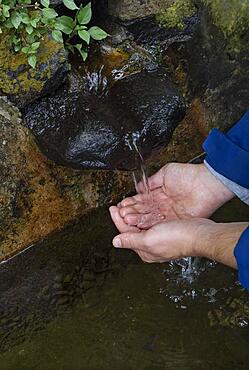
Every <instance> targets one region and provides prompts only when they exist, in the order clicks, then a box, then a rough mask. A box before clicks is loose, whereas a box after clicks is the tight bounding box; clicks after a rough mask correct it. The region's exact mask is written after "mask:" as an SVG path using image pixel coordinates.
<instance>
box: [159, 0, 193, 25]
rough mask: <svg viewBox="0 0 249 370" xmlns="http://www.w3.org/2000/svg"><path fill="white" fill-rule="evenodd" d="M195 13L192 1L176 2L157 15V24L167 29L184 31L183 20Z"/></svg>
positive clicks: (181, 0)
mask: <svg viewBox="0 0 249 370" xmlns="http://www.w3.org/2000/svg"><path fill="white" fill-rule="evenodd" d="M195 13H196V7H195V5H194V4H193V2H192V0H176V1H175V2H174V4H173V5H171V6H170V7H169V8H168V9H167V10H166V11H164V12H162V13H160V14H158V15H157V16H156V19H157V21H158V23H159V24H160V25H161V26H162V27H164V28H167V29H172V28H177V29H180V30H182V29H184V27H185V23H184V20H185V18H187V17H191V16H193V15H194V14H195Z"/></svg>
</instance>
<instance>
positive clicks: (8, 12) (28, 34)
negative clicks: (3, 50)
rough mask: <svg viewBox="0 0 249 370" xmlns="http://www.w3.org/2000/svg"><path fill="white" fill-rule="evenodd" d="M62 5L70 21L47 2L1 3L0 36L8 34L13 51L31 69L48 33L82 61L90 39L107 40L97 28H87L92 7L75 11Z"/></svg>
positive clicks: (69, 2) (70, 2)
mask: <svg viewBox="0 0 249 370" xmlns="http://www.w3.org/2000/svg"><path fill="white" fill-rule="evenodd" d="M63 4H64V6H65V7H66V8H67V9H69V10H70V11H73V12H74V16H73V17H70V16H68V15H62V16H60V15H59V14H58V13H57V11H56V10H55V9H54V8H53V7H52V6H51V4H50V0H39V1H36V2H35V3H34V2H33V1H32V0H0V33H1V34H3V33H6V32H7V33H8V35H9V36H10V40H11V49H12V51H13V52H14V53H19V52H21V53H24V54H26V55H27V60H28V63H29V65H30V66H31V67H32V68H35V66H36V63H37V57H36V55H37V52H38V50H39V47H40V43H41V41H42V40H43V39H44V37H45V35H46V34H48V33H49V34H51V36H52V38H53V39H54V40H55V41H56V42H58V43H64V45H65V47H66V49H68V50H69V51H70V52H75V51H77V52H79V53H80V55H81V57H82V59H83V60H84V61H85V60H86V58H87V55H88V53H87V49H88V45H89V43H90V40H91V38H92V39H94V40H102V39H104V38H105V37H107V36H108V34H107V33H106V32H105V31H104V30H102V29H101V28H99V27H97V26H92V27H88V24H89V23H90V21H91V18H92V9H91V3H88V4H87V5H86V6H84V7H82V6H81V7H78V6H77V5H76V3H75V2H74V0H63ZM75 36H76V37H75ZM75 40H76V41H75ZM79 40H80V41H79Z"/></svg>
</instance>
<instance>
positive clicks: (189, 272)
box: [125, 132, 205, 284]
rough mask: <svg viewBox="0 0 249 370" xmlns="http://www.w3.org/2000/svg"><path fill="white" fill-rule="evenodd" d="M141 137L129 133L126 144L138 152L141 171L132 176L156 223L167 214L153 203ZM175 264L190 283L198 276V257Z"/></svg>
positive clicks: (182, 277) (137, 190) (184, 278)
mask: <svg viewBox="0 0 249 370" xmlns="http://www.w3.org/2000/svg"><path fill="white" fill-rule="evenodd" d="M139 138H140V134H139V133H138V132H133V133H129V134H128V135H127V136H126V138H125V144H126V145H127V146H128V147H129V149H130V150H131V151H132V152H134V153H135V154H136V159H137V161H138V164H139V165H138V168H139V171H133V172H132V178H133V182H134V185H135V189H136V192H137V193H138V194H140V193H143V194H144V195H146V203H147V204H148V206H149V208H150V210H151V219H150V220H151V222H152V223H156V222H158V221H162V220H163V219H165V216H162V215H161V214H160V210H159V209H158V208H157V207H155V204H153V194H152V192H151V191H150V187H149V179H148V175H147V168H146V164H145V161H144V158H143V156H142V153H141V151H140V150H139V146H138V140H139ZM204 154H205V153H202V154H201V155H199V156H198V157H195V158H193V159H191V160H190V161H189V163H195V162H196V160H198V159H201V158H202V157H203V155H204ZM139 183H140V184H141V183H142V185H143V186H142V188H143V191H141V185H140V187H139ZM175 264H177V265H178V266H180V267H181V279H183V280H185V281H187V282H188V283H190V284H191V283H192V282H193V281H194V280H195V279H196V277H197V276H198V259H197V258H193V257H186V258H182V259H180V260H177V261H175Z"/></svg>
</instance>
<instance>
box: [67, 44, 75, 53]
mask: <svg viewBox="0 0 249 370" xmlns="http://www.w3.org/2000/svg"><path fill="white" fill-rule="evenodd" d="M66 48H67V50H69V51H70V52H71V53H74V47H73V45H71V44H68V43H67V44H66Z"/></svg>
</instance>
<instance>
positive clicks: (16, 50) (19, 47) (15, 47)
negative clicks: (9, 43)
mask: <svg viewBox="0 0 249 370" xmlns="http://www.w3.org/2000/svg"><path fill="white" fill-rule="evenodd" d="M14 50H15V52H16V53H17V52H18V51H20V50H21V45H20V44H17V45H15V46H14Z"/></svg>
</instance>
